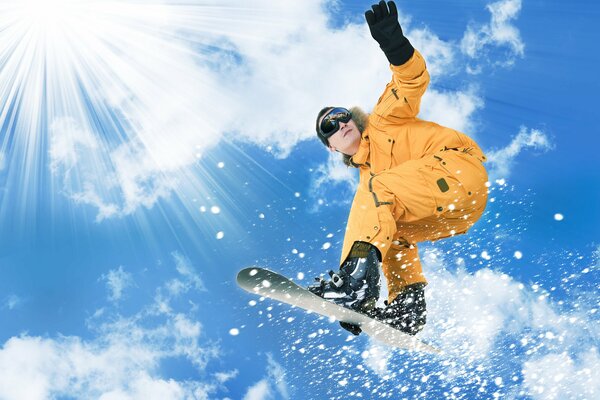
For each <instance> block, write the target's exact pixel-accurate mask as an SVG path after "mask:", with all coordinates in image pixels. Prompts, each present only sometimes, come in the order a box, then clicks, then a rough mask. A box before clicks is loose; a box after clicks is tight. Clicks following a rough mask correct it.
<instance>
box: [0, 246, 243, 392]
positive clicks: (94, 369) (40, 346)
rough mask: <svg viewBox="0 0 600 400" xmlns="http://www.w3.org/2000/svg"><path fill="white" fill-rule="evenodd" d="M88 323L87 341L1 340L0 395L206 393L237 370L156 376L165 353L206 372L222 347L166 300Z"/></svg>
mask: <svg viewBox="0 0 600 400" xmlns="http://www.w3.org/2000/svg"><path fill="white" fill-rule="evenodd" d="M174 258H175V256H174ZM175 261H176V262H178V260H177V259H175ZM180 276H181V277H180V279H182V281H183V282H184V285H186V286H188V287H190V288H194V287H195V285H196V283H197V277H196V276H194V275H191V274H189V273H188V272H184V273H180ZM117 286H118V285H117ZM164 290H165V289H164V287H160V288H159V289H158V291H164ZM168 300H169V298H167V301H168ZM88 323H89V325H90V328H91V329H92V330H93V331H94V332H95V333H96V336H95V337H94V338H93V339H89V340H86V339H83V338H81V337H77V336H62V335H55V337H37V336H30V335H27V334H24V335H21V336H15V337H12V338H10V339H8V340H7V341H6V342H5V343H4V344H3V345H2V346H1V347H0V370H2V374H0V398H2V399H6V400H12V399H15V400H16V399H19V400H37V399H40V400H41V399H48V398H63V397H65V398H99V399H140V400H142V399H143V400H146V399H157V400H158V399H161V400H162V399H188V398H195V399H196V398H197V399H207V398H209V397H211V394H213V393H214V392H215V391H216V390H218V388H220V387H222V385H223V383H224V382H225V381H226V380H228V379H231V378H233V377H235V374H233V373H230V374H229V375H227V376H225V375H224V376H220V377H219V376H216V377H215V378H214V379H206V380H196V381H194V380H182V381H178V380H174V379H170V378H164V377H162V376H161V368H160V366H161V362H163V360H167V359H180V360H185V361H186V362H188V363H190V364H191V365H193V366H194V367H195V368H197V369H198V370H199V371H204V370H205V368H206V366H207V364H208V363H209V362H210V361H211V360H214V359H216V358H218V356H219V354H220V350H219V348H218V347H216V346H215V345H214V344H204V343H202V341H201V339H202V332H203V331H202V325H201V324H200V322H199V321H196V320H193V319H192V318H191V317H190V316H189V315H187V314H186V313H183V312H180V311H177V310H173V309H172V308H171V307H167V308H165V307H159V306H158V305H157V304H151V305H149V306H147V307H145V308H143V309H142V310H141V311H139V312H137V313H135V314H133V315H132V316H130V317H124V316H121V315H107V312H106V310H105V309H102V310H99V311H98V312H96V313H95V314H94V316H93V317H92V318H90V320H89V321H88Z"/></svg>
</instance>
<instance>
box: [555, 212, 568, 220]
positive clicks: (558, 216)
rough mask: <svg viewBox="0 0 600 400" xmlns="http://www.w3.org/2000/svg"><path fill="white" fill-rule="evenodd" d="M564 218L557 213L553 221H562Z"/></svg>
mask: <svg viewBox="0 0 600 400" xmlns="http://www.w3.org/2000/svg"><path fill="white" fill-rule="evenodd" d="M564 218H565V217H564V215H562V214H559V213H556V214H554V220H556V221H562V220H563V219H564Z"/></svg>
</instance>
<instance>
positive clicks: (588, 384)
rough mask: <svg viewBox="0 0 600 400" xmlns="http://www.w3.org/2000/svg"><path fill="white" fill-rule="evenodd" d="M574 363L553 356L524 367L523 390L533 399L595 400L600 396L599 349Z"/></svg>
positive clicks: (565, 357)
mask: <svg viewBox="0 0 600 400" xmlns="http://www.w3.org/2000/svg"><path fill="white" fill-rule="evenodd" d="M577 357H578V359H574V358H573V357H572V356H571V355H569V354H567V353H566V352H562V353H552V354H548V355H545V356H542V357H539V358H535V359H533V360H531V361H527V362H525V363H524V366H523V375H524V386H525V387H526V388H527V391H528V393H530V394H531V397H532V398H533V399H536V400H537V399H539V400H551V399H552V400H560V399H581V400H584V399H593V398H596V397H598V394H599V393H600V357H599V356H598V350H597V349H596V348H593V349H591V351H589V352H581V353H580V354H578V355H577Z"/></svg>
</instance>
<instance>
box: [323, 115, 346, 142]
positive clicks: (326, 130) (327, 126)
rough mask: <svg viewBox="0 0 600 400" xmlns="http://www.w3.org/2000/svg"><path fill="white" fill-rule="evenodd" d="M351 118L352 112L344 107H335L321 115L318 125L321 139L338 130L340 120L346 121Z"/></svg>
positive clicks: (327, 137)
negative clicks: (323, 115)
mask: <svg viewBox="0 0 600 400" xmlns="http://www.w3.org/2000/svg"><path fill="white" fill-rule="evenodd" d="M351 119H352V113H351V112H350V111H348V110H347V109H345V108H342V107H336V108H334V109H332V110H331V111H329V113H328V114H327V115H326V116H325V117H323V119H322V120H321V124H320V125H319V131H320V134H321V136H322V138H323V139H325V140H327V139H329V138H330V137H331V136H333V134H335V133H336V132H337V131H339V130H340V122H344V123H348V122H349V121H350V120H351Z"/></svg>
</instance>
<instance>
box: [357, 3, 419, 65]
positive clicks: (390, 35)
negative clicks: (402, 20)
mask: <svg viewBox="0 0 600 400" xmlns="http://www.w3.org/2000/svg"><path fill="white" fill-rule="evenodd" d="M388 6H389V10H388ZM371 8H373V11H371V10H369V11H367V12H365V18H366V20H367V24H369V29H370V30H371V36H373V39H375V40H376V41H377V42H378V43H379V47H381V50H383V52H384V53H385V56H386V57H387V59H388V60H389V62H390V64H392V65H402V64H404V63H405V62H407V61H408V60H409V59H410V58H411V57H412V55H413V53H414V52H415V49H414V47H412V45H411V44H410V42H409V41H408V39H407V38H406V37H405V36H404V34H403V33H402V28H401V27H400V24H399V23H398V10H397V9H396V4H395V3H394V2H393V1H389V2H388V4H385V1H384V0H381V1H380V2H379V4H374V5H373V6H371Z"/></svg>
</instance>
